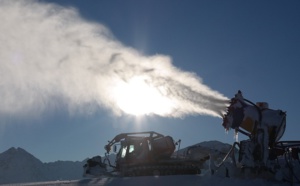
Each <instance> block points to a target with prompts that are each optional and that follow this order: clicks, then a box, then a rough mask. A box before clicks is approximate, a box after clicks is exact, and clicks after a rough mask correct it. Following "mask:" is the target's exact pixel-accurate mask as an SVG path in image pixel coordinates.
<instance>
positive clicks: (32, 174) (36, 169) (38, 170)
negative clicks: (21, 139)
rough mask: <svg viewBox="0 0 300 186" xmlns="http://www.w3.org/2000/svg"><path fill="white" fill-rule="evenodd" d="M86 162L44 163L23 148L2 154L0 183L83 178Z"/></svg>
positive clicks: (11, 149)
mask: <svg viewBox="0 0 300 186" xmlns="http://www.w3.org/2000/svg"><path fill="white" fill-rule="evenodd" d="M84 163H85V162H72V161H56V162H53V163H43V162H41V161H40V160H39V159H37V158H35V157H34V156H33V155H31V154H30V153H28V152H27V151H26V150H24V149H22V148H14V147H12V148H10V149H8V150H7V151H5V152H3V153H1V154H0V184H6V183H21V182H22V183H25V182H37V181H53V180H67V179H81V178H82V172H83V168H82V166H83V165H84Z"/></svg>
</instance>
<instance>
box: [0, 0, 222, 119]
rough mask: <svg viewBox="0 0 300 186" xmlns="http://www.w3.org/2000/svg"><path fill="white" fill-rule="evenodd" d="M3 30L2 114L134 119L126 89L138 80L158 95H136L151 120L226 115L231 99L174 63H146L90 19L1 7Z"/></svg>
mask: <svg viewBox="0 0 300 186" xmlns="http://www.w3.org/2000/svg"><path fill="white" fill-rule="evenodd" d="M0 23H1V24H0V30H1V32H0V41H1V44H0V97H1V107H0V113H1V114H13V115H14V114H16V115H18V114H24V113H25V114H28V113H39V112H41V111H45V110H49V109H50V110H51V109H57V107H63V108H67V109H68V110H69V111H70V113H74V111H76V112H78V111H80V112H81V111H83V110H93V109H97V108H98V107H102V108H107V109H110V110H112V111H113V113H115V114H117V115H120V114H122V113H124V112H125V113H130V111H128V109H127V108H126V105H129V103H133V102H134V99H135V98H137V97H136V96H135V97H133V98H130V96H129V95H126V96H127V101H129V102H124V104H123V105H122V104H121V102H122V99H121V98H120V96H121V95H122V91H125V89H126V88H125V89H124V90H123V89H122V88H120V87H124V86H122V85H128V84H129V83H130V82H131V80H132V79H134V78H137V79H139V81H140V83H142V84H143V85H144V86H146V87H147V88H148V89H149V90H151V91H147V92H153V94H151V95H141V94H143V92H139V93H136V94H138V96H140V97H141V98H140V99H139V102H142V103H141V104H144V105H145V104H149V103H147V102H145V103H143V100H149V99H150V100H151V104H152V105H151V106H150V105H149V107H148V110H145V113H144V114H157V115H161V116H167V117H181V116H184V115H187V114H205V115H211V116H217V117H218V116H221V114H222V113H223V112H224V111H225V110H226V109H225V108H226V105H227V102H228V98H226V97H224V96H223V95H221V94H220V93H218V92H216V91H214V90H211V89H210V88H209V87H208V86H206V85H204V84H202V82H201V79H200V78H199V77H197V76H196V75H195V74H193V73H190V72H184V71H181V70H180V69H178V68H176V67H174V66H173V65H172V63H171V59H170V58H169V57H168V56H164V55H155V56H143V55H141V54H140V53H139V52H137V51H136V50H134V49H132V48H129V47H126V46H124V45H122V44H121V43H120V42H119V41H117V40H115V39H114V37H113V36H112V34H111V33H110V31H109V30H108V29H107V28H106V27H104V26H103V25H101V24H96V23H91V22H88V21H86V20H83V19H82V18H81V17H80V16H79V15H78V13H77V11H76V10H75V9H72V8H64V7H60V6H57V5H54V4H45V3H41V2H37V1H34V0H28V1H21V0H20V1H10V0H0ZM139 86H140V84H139ZM118 87H119V88H118ZM125 87H126V86H125ZM127 89H130V86H128V87H127ZM133 91H135V92H137V91H139V88H137V89H133ZM131 93H132V94H134V92H131ZM154 94H155V96H154V97H153V98H151V96H152V95H154ZM123 99H124V98H123ZM162 103H164V105H162ZM133 106H134V104H133ZM136 106H137V107H138V106H139V105H136ZM160 108H165V109H163V110H161V109H160Z"/></svg>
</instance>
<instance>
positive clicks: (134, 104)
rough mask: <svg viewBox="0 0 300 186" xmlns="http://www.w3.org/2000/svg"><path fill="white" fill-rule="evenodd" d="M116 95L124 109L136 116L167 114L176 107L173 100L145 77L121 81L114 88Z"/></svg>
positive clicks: (121, 107) (118, 102) (120, 106)
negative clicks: (146, 80)
mask: <svg viewBox="0 0 300 186" xmlns="http://www.w3.org/2000/svg"><path fill="white" fill-rule="evenodd" d="M114 97H115V99H116V102H117V105H118V106H119V108H120V109H121V110H122V111H124V112H125V113H127V114H132V115H135V116H141V115H149V114H158V115H166V114H169V113H170V112H171V111H172V108H174V104H173V102H172V101H171V100H170V99H169V98H167V97H165V96H164V95H163V94H162V92H161V91H160V90H159V89H158V88H156V87H153V86H151V85H149V84H147V83H146V82H145V78H143V77H134V78H132V79H130V80H129V81H128V82H124V81H122V82H120V83H119V84H118V85H117V86H116V87H115V89H114Z"/></svg>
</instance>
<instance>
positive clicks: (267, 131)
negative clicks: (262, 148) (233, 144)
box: [222, 90, 286, 146]
mask: <svg viewBox="0 0 300 186" xmlns="http://www.w3.org/2000/svg"><path fill="white" fill-rule="evenodd" d="M222 125H223V127H224V128H225V129H226V130H229V129H230V128H232V129H234V130H235V131H236V132H241V133H242V134H245V135H247V136H249V137H254V136H255V135H257V134H258V132H259V131H263V132H264V136H268V143H269V146H274V144H275V143H276V142H278V141H279V140H280V138H281V137H282V135H283V134H284V131H285V127H286V112H283V111H282V110H273V109H270V108H269V105H268V103H266V102H257V103H256V104H254V103H252V102H251V101H249V100H247V99H245V98H244V97H243V95H242V92H241V91H240V90H239V91H238V93H237V94H235V97H233V98H232V99H231V101H230V105H229V106H228V107H227V112H226V114H225V115H224V117H223V124H222Z"/></svg>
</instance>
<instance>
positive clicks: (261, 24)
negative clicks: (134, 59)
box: [0, 0, 300, 162]
mask: <svg viewBox="0 0 300 186" xmlns="http://www.w3.org/2000/svg"><path fill="white" fill-rule="evenodd" d="M41 2H45V3H56V4H59V5H61V6H63V7H67V8H69V7H73V8H75V9H77V10H78V12H79V14H80V16H81V17H82V18H83V19H85V20H86V21H87V22H91V23H96V24H103V25H105V26H106V27H107V28H108V29H109V30H110V31H111V33H112V34H113V37H114V38H115V40H118V41H119V42H121V43H123V44H124V45H125V46H128V47H132V48H134V49H135V50H137V51H139V52H141V53H142V54H144V55H145V56H152V55H155V54H163V55H168V56H170V57H171V58H172V60H173V61H172V62H173V65H174V66H176V67H178V68H180V69H181V70H183V71H189V72H194V73H195V74H197V76H199V77H200V78H202V80H203V82H204V84H206V85H208V86H209V87H211V88H212V89H213V90H216V91H218V92H220V93H222V94H223V95H225V96H226V97H229V98H231V97H233V96H234V94H235V93H236V92H237V90H242V91H243V93H244V96H245V98H247V99H249V100H251V101H253V102H256V101H266V102H268V103H269V106H270V107H271V108H273V109H282V110H284V111H287V130H286V133H285V135H284V137H283V139H284V140H289V139H291V140H296V139H298V140H299V137H298V136H299V134H298V131H300V125H299V118H298V112H299V104H300V98H299V95H300V88H299V83H297V82H298V81H299V80H300V74H299V70H300V66H299V60H300V34H299V33H300V1H296V0H292V1H277V0H275V1H238V0H236V1H208V0H207V1H202V0H201V1H196V0H192V1H182V0H163V1H161V0H154V1H144V0H143V1H140V0H127V1H123V0H110V1H83V0H59V1H58V0H57V1H54V0H47V1H46V0H44V1H41ZM5 118H8V117H7V116H5ZM5 120H6V122H7V121H8V119H5ZM8 123H9V124H6V125H5V126H1V131H2V132H1V133H0V135H1V136H0V141H1V142H0V150H1V151H4V150H6V149H8V148H9V147H11V146H15V147H18V146H19V147H22V148H24V149H26V150H28V151H29V152H31V153H32V154H34V155H35V156H36V157H37V158H39V159H41V160H42V161H46V162H48V161H55V160H83V159H84V158H86V157H91V156H94V155H97V154H103V152H104V149H103V146H104V145H105V144H106V142H107V140H110V139H112V138H113V137H114V136H115V135H116V134H118V133H121V132H133V131H144V130H153V131H157V132H159V133H162V134H166V135H171V136H173V137H174V139H175V140H177V139H182V141H183V142H182V146H183V147H184V146H187V145H192V144H195V143H198V142H201V141H205V140H219V141H223V142H226V143H233V142H234V139H233V132H230V133H229V134H225V132H224V129H223V127H222V126H221V123H222V120H221V119H220V118H215V117H210V116H187V117H184V118H180V119H178V118H177V119H176V118H162V117H158V116H149V117H145V118H143V119H142V120H141V121H138V122H136V120H135V118H134V117H132V116H122V117H116V116H114V115H112V113H110V112H109V111H107V110H102V109H100V110H98V111H97V112H95V113H93V114H91V115H87V116H86V115H83V116H81V115H78V116H70V115H68V113H67V112H66V111H64V109H61V110H60V109H58V110H57V111H55V112H50V113H44V116H43V117H40V118H38V119H37V118H26V119H25V120H22V119H15V118H11V119H9V122H8ZM241 136H242V135H240V137H241ZM241 139H242V137H241Z"/></svg>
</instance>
